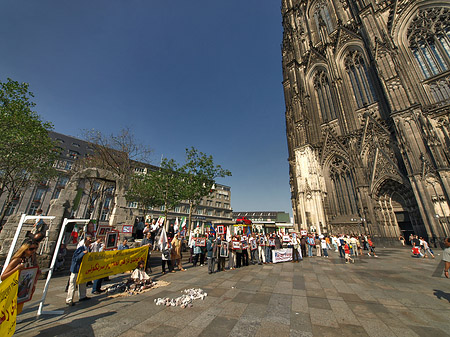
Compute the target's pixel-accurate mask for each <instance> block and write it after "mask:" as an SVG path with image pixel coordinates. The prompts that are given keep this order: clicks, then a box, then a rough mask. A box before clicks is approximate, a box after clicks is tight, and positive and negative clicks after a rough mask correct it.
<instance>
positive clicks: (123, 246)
mask: <svg viewBox="0 0 450 337" xmlns="http://www.w3.org/2000/svg"><path fill="white" fill-rule="evenodd" d="M125 249H130V246H128V240H127V239H123V241H122V243H121V244H119V246H118V247H117V250H125Z"/></svg>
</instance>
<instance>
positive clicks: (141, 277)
mask: <svg viewBox="0 0 450 337" xmlns="http://www.w3.org/2000/svg"><path fill="white" fill-rule="evenodd" d="M131 280H132V281H133V282H134V283H135V284H136V285H147V284H151V283H152V279H151V278H150V276H148V274H147V273H146V272H145V262H144V261H143V260H140V261H139V262H138V265H137V268H136V269H135V270H133V272H132V273H131Z"/></svg>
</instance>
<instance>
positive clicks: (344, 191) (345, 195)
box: [330, 158, 358, 215]
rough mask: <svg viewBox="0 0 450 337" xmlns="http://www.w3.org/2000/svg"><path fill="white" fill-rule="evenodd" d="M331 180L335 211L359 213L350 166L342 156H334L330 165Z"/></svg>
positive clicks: (341, 213) (339, 212)
mask: <svg viewBox="0 0 450 337" xmlns="http://www.w3.org/2000/svg"><path fill="white" fill-rule="evenodd" d="M330 180H331V186H332V188H333V191H332V193H333V194H334V200H335V205H334V206H335V207H336V209H335V213H336V214H339V215H350V214H357V213H358V209H357V206H356V190H355V183H354V180H353V175H352V173H351V170H350V168H349V166H348V165H347V164H346V163H345V161H344V160H342V159H341V158H334V160H333V161H332V162H331V165H330Z"/></svg>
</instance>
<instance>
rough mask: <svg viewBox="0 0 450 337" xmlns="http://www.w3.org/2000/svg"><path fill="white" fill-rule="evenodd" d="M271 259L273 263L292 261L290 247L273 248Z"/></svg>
mask: <svg viewBox="0 0 450 337" xmlns="http://www.w3.org/2000/svg"><path fill="white" fill-rule="evenodd" d="M272 261H273V263H278V262H287V261H292V248H284V249H274V250H273V251H272Z"/></svg>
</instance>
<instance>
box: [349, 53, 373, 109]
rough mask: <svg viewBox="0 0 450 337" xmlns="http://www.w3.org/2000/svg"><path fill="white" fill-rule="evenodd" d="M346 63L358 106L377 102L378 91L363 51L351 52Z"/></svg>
mask: <svg viewBox="0 0 450 337" xmlns="http://www.w3.org/2000/svg"><path fill="white" fill-rule="evenodd" d="M344 64H345V70H346V71H347V74H348V77H349V78H350V82H351V84H352V88H353V93H354V94H355V98H356V104H357V105H358V108H362V107H363V106H364V105H367V104H370V103H373V102H375V101H376V100H377V97H376V93H375V90H374V88H373V86H372V82H371V80H370V75H369V71H368V69H367V66H366V64H365V62H364V58H363V57H362V55H361V53H360V52H358V51H356V50H355V51H351V52H349V53H348V54H347V56H346V57H345V61H344Z"/></svg>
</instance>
